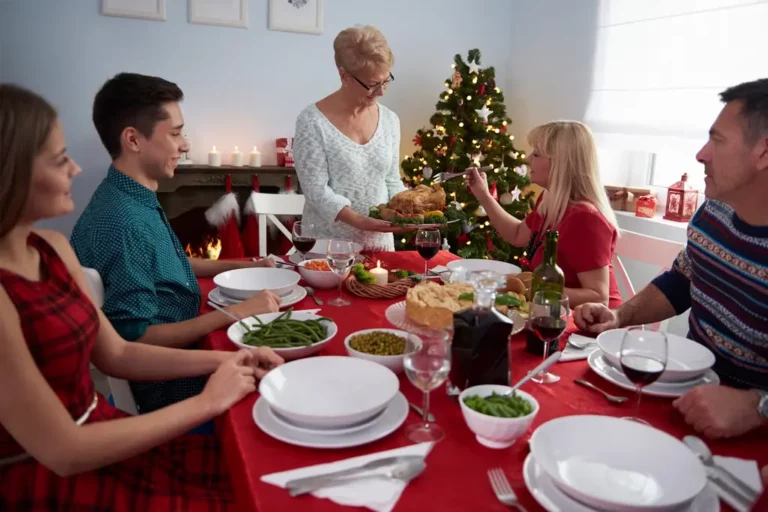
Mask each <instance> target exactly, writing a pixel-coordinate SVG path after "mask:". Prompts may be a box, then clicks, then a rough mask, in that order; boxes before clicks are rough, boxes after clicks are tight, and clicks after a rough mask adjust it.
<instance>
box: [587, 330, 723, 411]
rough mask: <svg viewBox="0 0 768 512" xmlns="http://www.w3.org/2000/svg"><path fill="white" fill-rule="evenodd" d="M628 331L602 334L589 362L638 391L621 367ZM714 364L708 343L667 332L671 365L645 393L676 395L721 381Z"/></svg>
mask: <svg viewBox="0 0 768 512" xmlns="http://www.w3.org/2000/svg"><path fill="white" fill-rule="evenodd" d="M625 331H626V329H613V330H610V331H605V332H604V333H602V334H600V335H599V336H598V337H597V345H598V347H600V350H595V351H594V352H593V353H592V354H591V355H590V356H589V358H588V359H587V362H588V363H589V366H590V368H592V370H593V371H594V372H595V373H597V374H598V375H600V376H601V377H602V378H604V379H605V380H607V381H609V382H611V383H613V384H616V385H617V386H619V387H621V388H624V389H629V390H634V389H635V385H634V384H633V383H632V382H630V380H629V379H627V377H626V376H625V375H624V372H623V370H622V369H621V359H620V357H621V342H622V339H623V337H624V332H625ZM714 364H715V355H714V354H713V353H712V352H711V351H710V350H709V349H708V348H707V347H705V346H704V345H701V344H700V343H697V342H695V341H693V340H689V339H687V338H683V337H681V336H675V335H674V334H670V333H667V368H666V369H665V370H664V373H662V374H661V377H659V380H658V381H656V382H654V383H653V384H651V385H649V386H646V387H645V388H643V393H645V394H647V395H651V396H661V397H670V398H673V397H678V396H682V395H684V394H685V393H687V392H688V391H690V390H691V389H693V388H695V387H696V386H701V385H702V384H719V383H720V378H719V377H718V376H717V374H716V373H715V372H714V371H713V370H712V366H713V365H714Z"/></svg>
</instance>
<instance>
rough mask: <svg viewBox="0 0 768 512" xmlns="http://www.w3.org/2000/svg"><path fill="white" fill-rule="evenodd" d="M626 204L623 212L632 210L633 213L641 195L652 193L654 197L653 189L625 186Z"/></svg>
mask: <svg viewBox="0 0 768 512" xmlns="http://www.w3.org/2000/svg"><path fill="white" fill-rule="evenodd" d="M626 190H627V204H626V205H625V207H624V211H625V212H632V213H635V212H636V211H637V202H638V200H639V199H640V198H641V197H644V196H648V195H653V196H654V197H656V194H654V193H653V191H652V190H651V189H649V188H635V187H627V189H626Z"/></svg>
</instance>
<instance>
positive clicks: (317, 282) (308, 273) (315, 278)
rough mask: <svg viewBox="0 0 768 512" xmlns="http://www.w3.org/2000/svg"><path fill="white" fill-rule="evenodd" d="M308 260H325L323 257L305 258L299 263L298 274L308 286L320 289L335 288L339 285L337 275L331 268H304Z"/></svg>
mask: <svg viewBox="0 0 768 512" xmlns="http://www.w3.org/2000/svg"><path fill="white" fill-rule="evenodd" d="M310 261H326V260H325V259H315V260H306V261H302V262H301V263H299V274H300V275H301V277H302V278H303V279H304V280H305V281H306V282H307V284H308V285H309V286H312V287H314V288H320V289H329V288H336V287H337V286H338V285H339V276H337V275H336V274H334V273H333V271H332V270H311V269H308V268H305V265H306V264H307V263H309V262H310Z"/></svg>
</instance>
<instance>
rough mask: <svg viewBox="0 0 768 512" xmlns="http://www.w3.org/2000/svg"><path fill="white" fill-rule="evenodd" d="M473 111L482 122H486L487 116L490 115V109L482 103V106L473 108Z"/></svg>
mask: <svg viewBox="0 0 768 512" xmlns="http://www.w3.org/2000/svg"><path fill="white" fill-rule="evenodd" d="M475 112H477V115H478V116H480V117H481V118H482V119H483V122H484V123H486V124H488V116H489V115H491V109H489V108H488V105H483V108H481V109H480V110H475Z"/></svg>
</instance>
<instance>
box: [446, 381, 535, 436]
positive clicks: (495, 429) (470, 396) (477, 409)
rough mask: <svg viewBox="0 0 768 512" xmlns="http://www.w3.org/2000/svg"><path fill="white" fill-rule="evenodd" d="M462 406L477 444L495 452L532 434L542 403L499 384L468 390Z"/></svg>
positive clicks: (461, 395)
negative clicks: (529, 430)
mask: <svg viewBox="0 0 768 512" xmlns="http://www.w3.org/2000/svg"><path fill="white" fill-rule="evenodd" d="M459 403H460V404H461V413H462V414H463V415H464V421H465V422H466V423H467V426H468V427H469V429H470V430H471V431H472V432H474V433H475V438H476V439H477V442H478V443H480V444H482V445H483V446H486V447H488V448H495V449H503V448H508V447H510V446H512V445H513V444H514V443H515V441H517V440H518V439H519V438H520V437H522V436H523V435H525V433H526V432H528V429H529V428H530V427H531V423H533V420H534V418H536V414H538V412H539V402H537V401H536V399H535V398H533V397H532V396H531V395H529V394H528V393H526V392H524V391H520V390H516V391H514V392H513V391H512V388H511V387H509V386H501V385H496V384H485V385H482V386H472V387H471V388H467V389H465V390H464V391H462V393H461V394H460V395H459Z"/></svg>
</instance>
